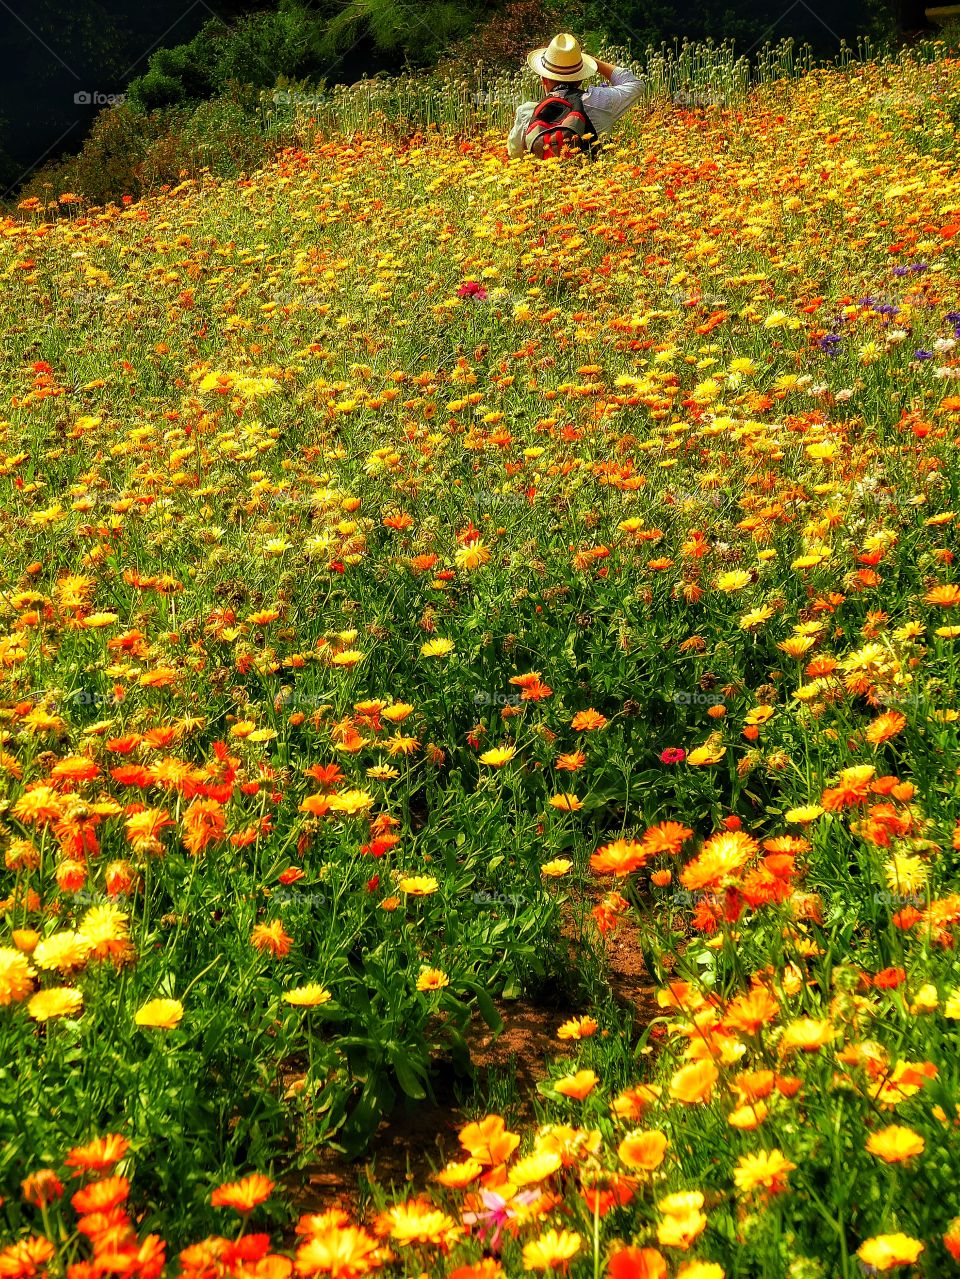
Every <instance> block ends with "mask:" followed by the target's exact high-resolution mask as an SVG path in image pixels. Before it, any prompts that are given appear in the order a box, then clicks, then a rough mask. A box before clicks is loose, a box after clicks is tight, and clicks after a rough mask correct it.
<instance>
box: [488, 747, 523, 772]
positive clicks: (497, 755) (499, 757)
mask: <svg viewBox="0 0 960 1279" xmlns="http://www.w3.org/2000/svg"><path fill="white" fill-rule="evenodd" d="M516 753H517V752H516V750H515V748H514V747H513V746H494V747H493V748H492V749H491V750H488V751H484V752H483V754H482V755H481V756H480V763H481V764H489V765H490V766H491V768H502V767H503V765H504V764H509V763H510V761H511V760H512V759H513V757H514V755H516Z"/></svg>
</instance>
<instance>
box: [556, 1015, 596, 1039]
mask: <svg viewBox="0 0 960 1279" xmlns="http://www.w3.org/2000/svg"><path fill="white" fill-rule="evenodd" d="M598 1029H599V1025H598V1023H597V1022H595V1021H594V1019H593V1018H592V1017H571V1018H570V1019H569V1021H565V1022H564V1023H563V1025H562V1026H560V1028H559V1029H558V1030H557V1038H558V1039H589V1038H590V1036H591V1035H595V1034H596V1033H597V1031H598Z"/></svg>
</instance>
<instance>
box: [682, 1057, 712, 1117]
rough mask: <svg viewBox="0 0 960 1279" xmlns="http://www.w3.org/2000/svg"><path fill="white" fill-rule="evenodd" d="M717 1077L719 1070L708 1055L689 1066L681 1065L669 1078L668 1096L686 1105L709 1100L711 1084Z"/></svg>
mask: <svg viewBox="0 0 960 1279" xmlns="http://www.w3.org/2000/svg"><path fill="white" fill-rule="evenodd" d="M719 1078H720V1072H719V1071H718V1070H717V1068H716V1066H715V1065H714V1064H713V1062H712V1061H711V1060H710V1058H709V1057H706V1058H704V1060H703V1061H695V1062H692V1063H691V1064H690V1065H689V1066H681V1068H680V1069H679V1070H678V1071H677V1072H676V1074H675V1075H674V1076H673V1078H672V1079H671V1080H670V1096H671V1097H672V1098H673V1099H674V1100H675V1101H682V1102H683V1103H684V1105H687V1106H694V1105H696V1104H697V1103H698V1102H701V1101H709V1100H710V1098H711V1096H712V1094H713V1086H714V1084H715V1083H716V1082H717V1080H718V1079H719Z"/></svg>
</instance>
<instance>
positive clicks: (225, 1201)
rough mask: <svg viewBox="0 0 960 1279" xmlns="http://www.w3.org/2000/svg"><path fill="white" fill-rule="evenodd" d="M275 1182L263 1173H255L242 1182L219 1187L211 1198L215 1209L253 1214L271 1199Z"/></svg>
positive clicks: (231, 1182)
mask: <svg viewBox="0 0 960 1279" xmlns="http://www.w3.org/2000/svg"><path fill="white" fill-rule="evenodd" d="M274 1184H275V1183H274V1182H272V1181H271V1180H270V1178H269V1177H265V1176H264V1175H263V1173H260V1172H254V1173H251V1174H250V1175H249V1176H248V1177H243V1178H241V1179H240V1181H230V1182H226V1183H225V1184H224V1185H222V1186H218V1187H217V1188H216V1190H214V1192H213V1193H212V1194H211V1196H210V1203H211V1204H212V1205H213V1207H214V1208H233V1209H234V1210H235V1211H236V1212H252V1211H253V1209H254V1208H256V1207H257V1205H258V1204H262V1203H263V1202H264V1201H265V1200H267V1199H269V1198H270V1195H271V1193H272V1192H273V1187H274Z"/></svg>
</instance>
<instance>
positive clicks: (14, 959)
mask: <svg viewBox="0 0 960 1279" xmlns="http://www.w3.org/2000/svg"><path fill="white" fill-rule="evenodd" d="M32 990H33V969H32V968H31V967H30V963H29V961H28V959H27V957H26V955H24V954H22V953H21V952H20V951H19V950H16V949H15V948H14V947H13V946H0V1008H4V1007H6V1005H7V1004H18V1003H20V1002H21V1000H24V999H26V997H27V996H28V995H29V994H30V992H31V991H32Z"/></svg>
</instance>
